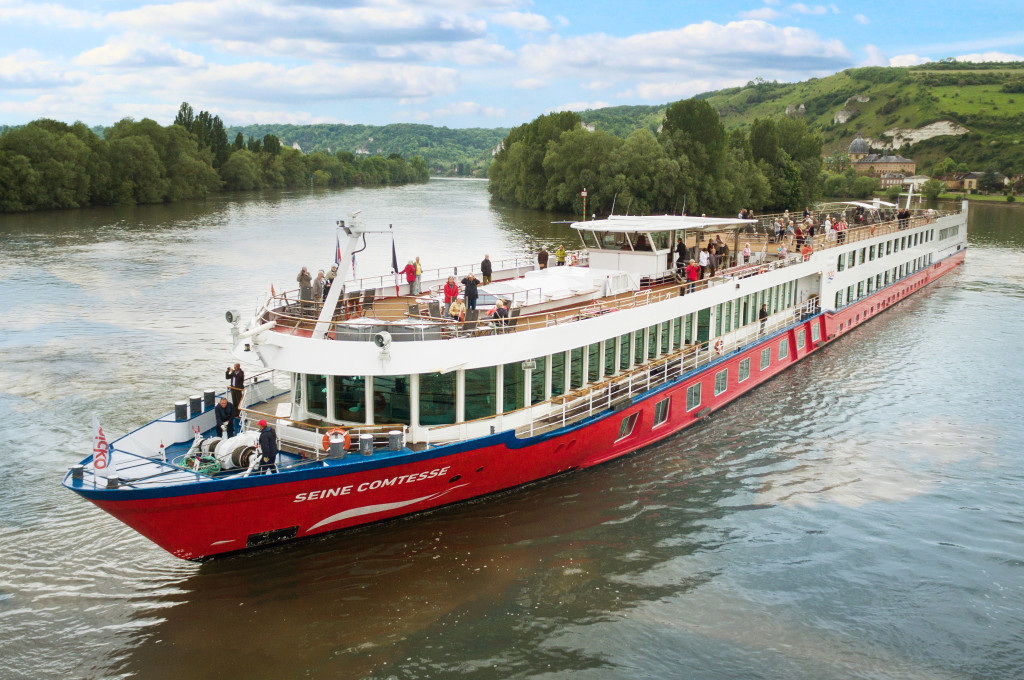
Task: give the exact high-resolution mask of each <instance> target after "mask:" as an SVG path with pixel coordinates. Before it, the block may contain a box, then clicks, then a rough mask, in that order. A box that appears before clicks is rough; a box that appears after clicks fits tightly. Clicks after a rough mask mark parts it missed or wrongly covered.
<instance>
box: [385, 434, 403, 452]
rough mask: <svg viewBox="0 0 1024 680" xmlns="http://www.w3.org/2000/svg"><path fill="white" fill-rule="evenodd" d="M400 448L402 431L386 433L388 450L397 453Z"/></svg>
mask: <svg viewBox="0 0 1024 680" xmlns="http://www.w3.org/2000/svg"><path fill="white" fill-rule="evenodd" d="M401 448H402V431H401V430H391V431H390V432H388V449H389V450H391V451H399V450H401Z"/></svg>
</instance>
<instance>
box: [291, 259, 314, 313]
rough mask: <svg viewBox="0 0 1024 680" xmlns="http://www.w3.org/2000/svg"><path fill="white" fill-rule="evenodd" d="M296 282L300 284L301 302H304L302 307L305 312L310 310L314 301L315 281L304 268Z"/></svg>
mask: <svg viewBox="0 0 1024 680" xmlns="http://www.w3.org/2000/svg"><path fill="white" fill-rule="evenodd" d="M295 280H296V281H298V282H299V300H300V301H301V302H302V304H301V305H300V307H301V309H302V310H303V311H304V312H305V311H306V310H308V309H309V303H310V302H312V301H313V280H312V278H310V276H309V270H308V269H306V268H305V267H303V268H302V271H300V272H299V275H298V276H296V277H295Z"/></svg>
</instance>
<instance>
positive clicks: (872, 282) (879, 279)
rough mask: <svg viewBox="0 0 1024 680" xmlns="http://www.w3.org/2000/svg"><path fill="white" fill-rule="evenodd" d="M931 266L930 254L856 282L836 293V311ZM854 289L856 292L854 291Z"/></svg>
mask: <svg viewBox="0 0 1024 680" xmlns="http://www.w3.org/2000/svg"><path fill="white" fill-rule="evenodd" d="M931 264H932V253H928V254H927V255H922V256H921V257H916V258H914V259H913V260H910V261H909V262H907V263H906V264H901V265H900V266H898V267H893V268H892V269H886V270H885V271H884V272H882V273H880V274H876V275H875V276H872V277H869V278H867V279H864V280H863V281H858V282H857V283H856V284H855V285H850V286H847V288H846V290H845V291H843V290H837V291H836V304H835V307H836V309H839V308H840V307H843V306H845V305H848V304H850V303H851V302H855V301H857V300H859V299H861V298H862V297H864V296H866V295H870V294H871V293H873V292H874V291H876V290H879V289H881V288H884V287H885V286H888V285H889V284H890V283H895V282H896V281H899V280H900V279H902V278H904V277H906V276H910V275H911V274H913V273H914V272H917V271H920V270H922V269H924V268H925V267H928V266H930V265H931ZM855 288H856V290H855Z"/></svg>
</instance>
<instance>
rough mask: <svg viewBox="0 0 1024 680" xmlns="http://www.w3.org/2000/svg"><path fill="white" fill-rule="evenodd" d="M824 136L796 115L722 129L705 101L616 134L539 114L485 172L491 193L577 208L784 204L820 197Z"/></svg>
mask: <svg viewBox="0 0 1024 680" xmlns="http://www.w3.org/2000/svg"><path fill="white" fill-rule="evenodd" d="M821 149H822V140H821V136H820V135H819V134H817V133H814V132H811V131H810V130H809V129H808V128H807V125H806V124H805V123H804V122H803V121H802V120H799V119H792V118H779V119H777V120H776V119H761V120H755V121H754V123H753V124H752V125H751V126H750V129H749V131H744V130H733V131H732V132H727V131H726V129H725V126H724V125H723V124H722V121H721V120H720V119H719V116H718V112H717V111H716V110H715V108H714V107H713V106H711V104H709V103H708V102H707V101H704V100H699V99H687V100H683V101H678V102H675V103H674V104H671V105H669V107H668V109H667V110H666V112H665V120H664V123H663V125H662V129H661V131H660V132H658V133H657V134H655V133H654V132H652V131H651V130H650V129H646V128H645V129H641V130H636V131H634V132H632V133H631V134H630V135H629V136H628V137H626V138H625V139H622V138H621V137H617V136H615V135H612V134H609V133H606V132H604V131H603V130H600V129H599V130H596V131H595V132H590V131H589V130H587V129H586V128H584V127H581V118H580V116H579V114H576V113H571V112H563V113H552V114H547V115H543V116H540V117H539V118H537V119H535V120H533V121H532V122H530V123H527V124H525V125H521V126H519V127H517V128H514V129H513V130H512V131H511V132H509V134H508V137H506V138H505V141H504V144H503V148H502V149H501V151H500V152H499V153H498V155H497V156H496V157H495V159H494V162H493V163H492V164H491V167H490V169H489V173H488V174H489V176H490V179H491V182H490V191H491V194H492V195H493V196H495V197H496V198H499V199H502V200H505V201H508V202H510V203H515V204H518V205H522V206H526V207H530V208H544V209H547V210H558V211H564V212H572V213H577V214H579V213H581V212H582V209H583V198H582V197H581V196H580V193H581V191H582V190H583V189H584V188H585V189H586V190H587V205H586V211H587V212H588V213H597V214H599V215H604V214H608V212H609V211H610V210H611V207H612V202H613V200H614V201H615V212H616V213H617V214H626V213H627V211H628V213H630V214H634V215H635V214H655V213H679V212H681V211H682V210H683V209H684V206H685V209H686V212H687V213H688V214H691V215H693V214H700V213H707V214H709V215H727V214H736V213H737V212H738V211H739V210H740V209H742V208H751V209H754V210H755V211H758V212H760V211H763V210H765V209H771V210H782V209H786V208H793V207H794V206H798V205H805V204H809V203H811V202H812V201H813V200H814V198H816V197H817V196H818V195H819V194H820V190H821V186H820V185H821V181H822V177H821V168H822V155H821Z"/></svg>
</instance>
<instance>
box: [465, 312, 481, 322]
mask: <svg viewBox="0 0 1024 680" xmlns="http://www.w3.org/2000/svg"><path fill="white" fill-rule="evenodd" d="M479 320H480V310H479V309H467V310H466V322H467V323H469V322H470V321H479Z"/></svg>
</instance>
